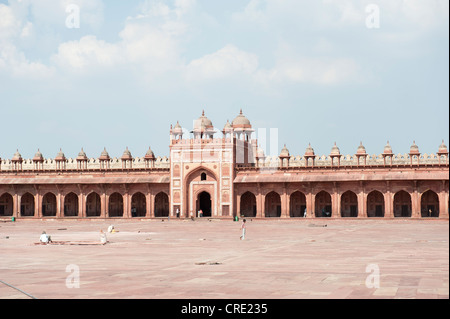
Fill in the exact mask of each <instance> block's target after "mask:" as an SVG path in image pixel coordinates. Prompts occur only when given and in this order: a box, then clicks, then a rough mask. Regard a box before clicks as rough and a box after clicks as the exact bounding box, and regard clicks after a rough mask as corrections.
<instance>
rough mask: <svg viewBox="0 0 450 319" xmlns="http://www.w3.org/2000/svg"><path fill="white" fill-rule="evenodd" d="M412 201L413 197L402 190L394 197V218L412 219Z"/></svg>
mask: <svg viewBox="0 0 450 319" xmlns="http://www.w3.org/2000/svg"><path fill="white" fill-rule="evenodd" d="M411 215H412V201H411V195H410V194H409V193H408V192H406V191H404V190H401V191H399V192H397V193H395V195H394V217H411Z"/></svg>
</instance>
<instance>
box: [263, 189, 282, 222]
mask: <svg viewBox="0 0 450 319" xmlns="http://www.w3.org/2000/svg"><path fill="white" fill-rule="evenodd" d="M264 208H265V216H266V217H281V197H280V195H279V194H278V193H277V192H275V191H272V192H270V193H268V194H267V195H266V196H265V205H264Z"/></svg>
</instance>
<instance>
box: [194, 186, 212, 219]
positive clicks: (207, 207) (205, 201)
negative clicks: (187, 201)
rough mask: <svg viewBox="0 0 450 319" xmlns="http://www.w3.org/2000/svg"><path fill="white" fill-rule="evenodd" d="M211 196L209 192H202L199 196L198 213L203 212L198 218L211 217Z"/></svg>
mask: <svg viewBox="0 0 450 319" xmlns="http://www.w3.org/2000/svg"><path fill="white" fill-rule="evenodd" d="M211 207H212V202H211V195H210V194H209V193H208V192H201V193H200V194H198V196H197V212H201V216H198V217H211Z"/></svg>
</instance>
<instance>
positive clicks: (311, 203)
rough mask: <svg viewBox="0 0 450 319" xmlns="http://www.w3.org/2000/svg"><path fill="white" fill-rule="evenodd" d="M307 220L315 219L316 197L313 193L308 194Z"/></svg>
mask: <svg viewBox="0 0 450 319" xmlns="http://www.w3.org/2000/svg"><path fill="white" fill-rule="evenodd" d="M306 218H314V195H313V194H312V191H310V192H308V194H306Z"/></svg>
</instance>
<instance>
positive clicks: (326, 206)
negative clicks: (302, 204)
mask: <svg viewBox="0 0 450 319" xmlns="http://www.w3.org/2000/svg"><path fill="white" fill-rule="evenodd" d="M315 202H316V205H315V209H316V217H331V213H332V208H333V207H332V203H331V195H330V194H329V193H328V192H326V191H321V192H319V193H318V194H317V195H316V200H315Z"/></svg>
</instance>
